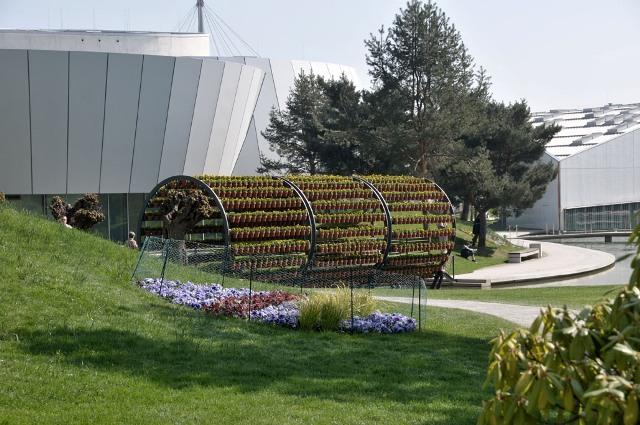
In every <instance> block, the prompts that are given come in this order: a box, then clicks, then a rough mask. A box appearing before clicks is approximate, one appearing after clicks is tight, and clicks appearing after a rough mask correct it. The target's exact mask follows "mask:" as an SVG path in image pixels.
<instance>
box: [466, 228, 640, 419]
mask: <svg viewBox="0 0 640 425" xmlns="http://www.w3.org/2000/svg"><path fill="white" fill-rule="evenodd" d="M630 242H632V243H635V244H636V245H638V251H637V254H636V256H635V257H634V259H633V261H632V263H631V264H632V267H633V269H634V271H633V274H632V276H631V280H630V282H629V285H628V286H627V287H625V288H624V289H623V290H622V291H621V292H620V293H618V294H617V295H616V296H615V298H614V299H612V300H603V301H600V302H599V303H597V304H595V305H594V306H587V307H585V308H584V309H583V310H582V311H581V312H580V313H577V314H576V313H572V312H571V311H569V310H568V309H567V308H566V307H565V308H564V309H557V308H552V307H548V308H547V309H546V310H544V311H543V312H541V314H540V316H539V317H538V318H537V319H536V320H535V321H534V323H533V324H532V325H531V328H530V329H529V330H525V329H521V330H518V331H515V332H512V333H511V334H509V335H506V334H504V333H501V334H500V335H499V336H498V337H497V338H496V339H494V340H493V349H492V350H491V353H490V355H489V369H488V372H487V380H486V385H489V384H490V385H492V386H493V388H494V390H495V394H494V396H493V397H492V398H491V399H490V400H488V401H486V402H485V403H484V407H483V411H482V413H481V416H480V418H479V420H478V424H479V425H483V424H516V425H518V424H539V423H549V424H578V425H583V424H585V425H586V424H624V425H635V424H637V423H638V420H639V410H640V408H639V405H638V400H639V398H640V289H639V287H640V226H638V227H637V228H636V230H635V231H634V232H633V234H632V236H631V238H630Z"/></svg>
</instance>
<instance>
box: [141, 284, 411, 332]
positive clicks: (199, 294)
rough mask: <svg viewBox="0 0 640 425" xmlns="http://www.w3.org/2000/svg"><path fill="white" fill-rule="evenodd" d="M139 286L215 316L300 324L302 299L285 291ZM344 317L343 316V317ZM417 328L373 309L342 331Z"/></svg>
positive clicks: (395, 315) (399, 316)
mask: <svg viewBox="0 0 640 425" xmlns="http://www.w3.org/2000/svg"><path fill="white" fill-rule="evenodd" d="M138 285H139V286H140V287H141V288H143V289H145V290H146V291H149V292H151V293H153V294H156V295H159V296H161V297H163V298H166V299H168V300H170V301H171V302H172V303H174V304H181V305H185V306H189V307H191V308H194V309H198V310H200V309H201V310H203V311H205V312H207V313H209V314H212V315H216V316H227V317H235V318H249V319H250V320H255V321H258V322H262V323H268V324H272V325H278V326H284V327H288V328H293V329H297V328H298V327H299V326H300V308H299V306H298V304H297V302H298V301H301V298H300V297H299V296H297V295H294V294H290V293H288V292H283V291H258V292H250V291H249V289H248V288H224V287H223V286H222V285H219V284H216V283H212V284H195V283H192V282H186V283H181V282H180V281H173V280H164V281H163V280H162V279H150V278H148V279H143V280H141V281H140V282H139V283H138ZM343 317H344V316H343ZM415 329H416V321H415V319H413V318H410V317H407V316H403V315H402V314H399V313H380V312H377V311H376V312H374V313H372V314H370V315H368V316H365V317H358V316H356V317H354V320H353V327H351V320H350V319H349V320H343V321H342V324H341V326H340V330H341V331H343V332H357V333H404V332H411V331H414V330H415Z"/></svg>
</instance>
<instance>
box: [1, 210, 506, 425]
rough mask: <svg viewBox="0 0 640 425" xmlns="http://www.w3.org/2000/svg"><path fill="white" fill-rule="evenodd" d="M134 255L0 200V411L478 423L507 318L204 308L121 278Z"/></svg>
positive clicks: (91, 418) (87, 419) (4, 416)
mask: <svg viewBox="0 0 640 425" xmlns="http://www.w3.org/2000/svg"><path fill="white" fill-rule="evenodd" d="M135 259H136V255H135V253H134V252H132V251H129V250H127V249H125V248H123V247H120V246H117V245H115V244H112V243H110V242H108V241H105V240H102V239H100V238H98V237H95V236H92V235H88V234H85V233H82V232H79V231H76V230H68V229H64V228H62V227H61V226H60V225H58V224H57V223H53V222H49V221H46V220H44V219H41V218H38V217H32V216H28V215H25V214H19V213H17V212H15V211H13V210H10V209H7V208H0V291H1V292H0V294H1V295H0V383H1V385H0V423H9V424H33V423H47V424H74V423H100V424H121V423H135V424H147V423H148V424H191V423H194V424H195V423H214V424H302V423H313V424H372V423H385V424H443V425H444V424H474V423H475V422H476V418H477V415H478V414H479V411H480V405H481V400H482V399H484V398H487V396H488V394H487V392H486V391H484V390H482V389H481V384H482V382H483V379H484V375H485V370H486V364H487V355H488V351H489V345H488V341H489V339H490V338H492V337H493V336H495V334H496V333H497V332H498V331H499V329H500V328H511V327H513V325H512V324H510V323H508V322H505V321H502V320H499V319H497V318H494V317H490V316H485V315H479V314H474V313H469V312H463V311H459V310H446V309H437V308H430V309H429V310H428V319H427V320H426V322H424V326H423V329H424V331H423V332H421V333H417V332H416V333H413V334H407V335H395V336H391V335H389V336H381V335H378V336H376V335H346V334H337V333H311V332H300V331H291V330H287V329H282V328H275V327H270V326H266V325H260V324H255V323H249V322H245V321H241V320H233V319H216V318H213V317H208V316H206V315H204V314H202V313H201V312H199V311H194V310H190V309H188V308H185V307H181V306H176V305H172V304H169V303H168V302H166V301H165V300H162V299H159V298H157V297H155V296H153V295H151V294H148V293H145V292H144V291H142V290H141V289H139V288H137V287H136V286H135V285H133V284H131V283H130V282H129V276H130V273H131V270H132V267H133V265H134V263H135ZM388 308H391V309H392V310H395V311H401V312H405V313H406V312H408V310H409V308H410V307H409V306H407V305H402V306H389V307H388Z"/></svg>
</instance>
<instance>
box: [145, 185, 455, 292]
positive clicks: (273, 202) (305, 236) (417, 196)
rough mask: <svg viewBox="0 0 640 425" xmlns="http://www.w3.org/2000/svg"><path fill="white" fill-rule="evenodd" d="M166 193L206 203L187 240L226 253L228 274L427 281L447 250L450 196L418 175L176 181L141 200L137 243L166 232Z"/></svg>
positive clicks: (452, 224)
mask: <svg viewBox="0 0 640 425" xmlns="http://www.w3.org/2000/svg"><path fill="white" fill-rule="evenodd" d="M167 189H173V190H184V191H189V190H194V189H199V190H203V192H205V193H206V194H208V195H210V196H211V198H212V200H213V205H214V208H213V211H214V213H213V214H212V215H211V216H210V217H209V218H207V219H205V220H202V221H201V222H199V223H198V224H197V225H196V226H194V227H193V228H192V229H191V230H190V231H189V232H188V235H187V236H186V238H187V239H190V240H199V241H204V242H207V243H210V244H214V245H220V246H224V247H226V248H228V252H229V253H230V257H231V258H230V260H229V261H227V262H226V263H225V264H226V265H227V267H228V268H229V270H235V271H246V270H249V269H250V270H251V271H252V272H254V271H255V272H256V273H259V272H260V271H268V270H271V271H273V270H281V271H287V270H288V271H289V272H291V273H293V274H295V275H296V276H309V275H311V274H312V275H313V276H315V277H316V278H317V277H320V276H323V275H325V276H326V277H327V280H326V281H327V283H329V282H330V281H331V278H332V276H335V275H336V272H341V273H342V276H345V273H352V274H353V273H361V272H362V271H365V272H371V271H379V270H382V271H390V272H394V273H402V274H410V275H416V276H421V277H431V276H432V275H433V273H434V272H435V271H436V270H437V269H438V268H440V267H441V266H442V265H443V264H444V263H445V262H446V261H447V259H448V256H449V255H450V253H451V251H452V249H453V245H454V239H455V219H454V216H453V208H452V205H451V203H450V201H449V199H448V197H447V195H446V194H445V193H444V191H443V190H442V189H441V188H440V187H439V186H438V185H437V184H435V183H433V182H431V181H429V180H425V179H421V178H416V177H406V176H351V177H345V176H301V175H295V176H286V177H264V176H258V177H217V176H201V177H197V178H196V179H194V178H191V177H186V176H176V177H173V178H170V179H167V180H165V181H164V182H162V183H160V184H159V185H158V186H157V187H156V188H155V189H154V191H153V192H152V193H151V194H150V196H149V197H148V200H147V204H146V206H145V208H144V211H143V213H142V216H141V223H140V234H141V237H143V238H144V237H145V236H159V235H166V234H167V232H166V229H165V226H166V225H165V223H163V221H162V220H161V215H162V213H161V211H160V210H159V205H161V203H162V196H163V194H164V193H166V190H167ZM165 208H166V207H165Z"/></svg>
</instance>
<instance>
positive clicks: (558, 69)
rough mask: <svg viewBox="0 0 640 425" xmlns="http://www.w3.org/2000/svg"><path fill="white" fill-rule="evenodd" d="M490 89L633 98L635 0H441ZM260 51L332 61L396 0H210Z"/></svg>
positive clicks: (113, 22)
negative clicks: (485, 72)
mask: <svg viewBox="0 0 640 425" xmlns="http://www.w3.org/2000/svg"><path fill="white" fill-rule="evenodd" d="M193 3H195V0H28V1H27V0H0V28H45V29H46V28H52V29H55V28H60V27H61V25H62V26H63V27H64V28H73V29H87V28H88V29H92V28H95V29H116V30H121V29H131V30H155V31H172V30H176V29H177V26H178V24H179V23H180V21H181V19H182V18H183V17H184V16H185V14H186V13H187V12H188V11H189V9H190V8H191V7H192V6H193ZM437 3H438V5H439V6H440V7H441V8H442V9H443V10H444V11H445V13H446V14H447V15H448V16H449V17H450V18H451V20H452V22H453V23H454V24H455V25H456V26H457V28H458V29H459V30H460V31H461V33H462V37H463V40H464V41H465V43H466V44H467V46H468V48H469V51H470V53H471V54H472V56H474V57H475V59H476V63H477V64H478V65H482V66H484V67H485V68H486V69H487V70H488V72H489V74H490V75H491V77H492V81H493V93H494V97H495V98H496V99H499V100H504V101H510V100H517V99H520V98H525V99H527V101H528V102H529V104H530V105H531V107H532V109H533V110H546V109H550V108H563V107H583V106H598V105H602V104H605V103H608V102H613V103H618V102H620V103H627V102H640V78H639V77H640V55H639V54H638V51H639V50H640V47H639V42H640V1H638V0H609V1H604V0H600V1H596V0H535V1H534V0H528V1H525V0H440V1H438V2H437ZM207 4H208V5H209V6H210V7H211V8H213V9H214V10H215V11H216V12H217V13H218V14H219V15H221V16H222V17H223V18H224V19H225V21H226V22H227V23H229V24H230V25H231V26H232V27H233V28H234V30H235V31H236V32H238V33H239V34H241V35H242V37H243V38H244V39H245V40H246V41H248V42H249V44H251V45H252V46H253V47H254V48H255V49H256V50H257V51H258V52H259V53H260V54H261V56H264V57H272V58H278V59H308V60H317V61H324V62H337V63H342V64H346V65H352V66H354V67H356V68H357V69H358V70H359V71H360V73H361V75H362V79H363V80H364V81H367V79H368V76H367V74H366V73H367V67H366V63H365V54H366V50H365V48H364V43H363V40H364V39H365V38H368V36H369V33H371V32H375V31H376V30H377V29H378V28H379V27H380V26H381V25H388V24H389V23H390V22H391V20H392V19H393V16H394V14H395V13H396V12H397V11H398V9H400V8H401V7H403V6H404V4H405V1H404V0H322V1H320V0H215V1H213V0H208V1H207Z"/></svg>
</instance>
